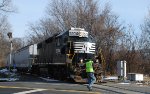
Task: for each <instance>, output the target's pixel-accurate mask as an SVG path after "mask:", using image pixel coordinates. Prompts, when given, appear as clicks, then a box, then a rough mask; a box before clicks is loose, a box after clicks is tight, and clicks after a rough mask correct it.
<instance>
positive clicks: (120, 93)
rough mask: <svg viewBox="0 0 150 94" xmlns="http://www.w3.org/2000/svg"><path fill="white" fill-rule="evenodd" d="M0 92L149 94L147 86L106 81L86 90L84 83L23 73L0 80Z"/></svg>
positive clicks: (2, 93)
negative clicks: (9, 78) (16, 77)
mask: <svg viewBox="0 0 150 94" xmlns="http://www.w3.org/2000/svg"><path fill="white" fill-rule="evenodd" d="M0 94H150V87H149V86H139V85H135V84H116V83H106V84H101V85H94V89H93V91H88V89H87V88H86V84H75V83H66V82H62V81H57V80H52V79H50V80H47V81H46V80H45V79H44V80H43V79H41V78H39V77H36V76H30V75H23V76H21V77H20V80H19V81H15V82H0Z"/></svg>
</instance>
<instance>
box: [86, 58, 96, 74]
mask: <svg viewBox="0 0 150 94" xmlns="http://www.w3.org/2000/svg"><path fill="white" fill-rule="evenodd" d="M92 64H93V61H91V60H90V61H87V62H86V72H94V70H93V65H92Z"/></svg>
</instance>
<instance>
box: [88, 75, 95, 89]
mask: <svg viewBox="0 0 150 94" xmlns="http://www.w3.org/2000/svg"><path fill="white" fill-rule="evenodd" d="M87 76H88V84H89V85H88V87H89V88H91V89H92V86H93V84H94V83H95V82H96V78H95V76H94V73H93V72H88V73H87Z"/></svg>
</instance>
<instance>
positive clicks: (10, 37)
mask: <svg viewBox="0 0 150 94" xmlns="http://www.w3.org/2000/svg"><path fill="white" fill-rule="evenodd" d="M7 36H8V37H9V41H10V57H9V72H10V66H11V62H12V60H11V57H12V56H11V55H12V32H8V33H7Z"/></svg>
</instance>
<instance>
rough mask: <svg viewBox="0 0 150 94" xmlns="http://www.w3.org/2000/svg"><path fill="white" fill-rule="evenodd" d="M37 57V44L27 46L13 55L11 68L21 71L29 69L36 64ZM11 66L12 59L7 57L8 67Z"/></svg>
mask: <svg viewBox="0 0 150 94" xmlns="http://www.w3.org/2000/svg"><path fill="white" fill-rule="evenodd" d="M36 56H37V44H33V45H29V46H25V47H23V48H21V49H19V50H17V51H16V52H14V53H12V59H11V66H15V67H17V68H19V69H21V68H22V69H25V68H26V69H28V68H30V67H31V65H32V63H34V59H35V58H36ZM9 64H10V57H9V56H8V57H7V65H9Z"/></svg>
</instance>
